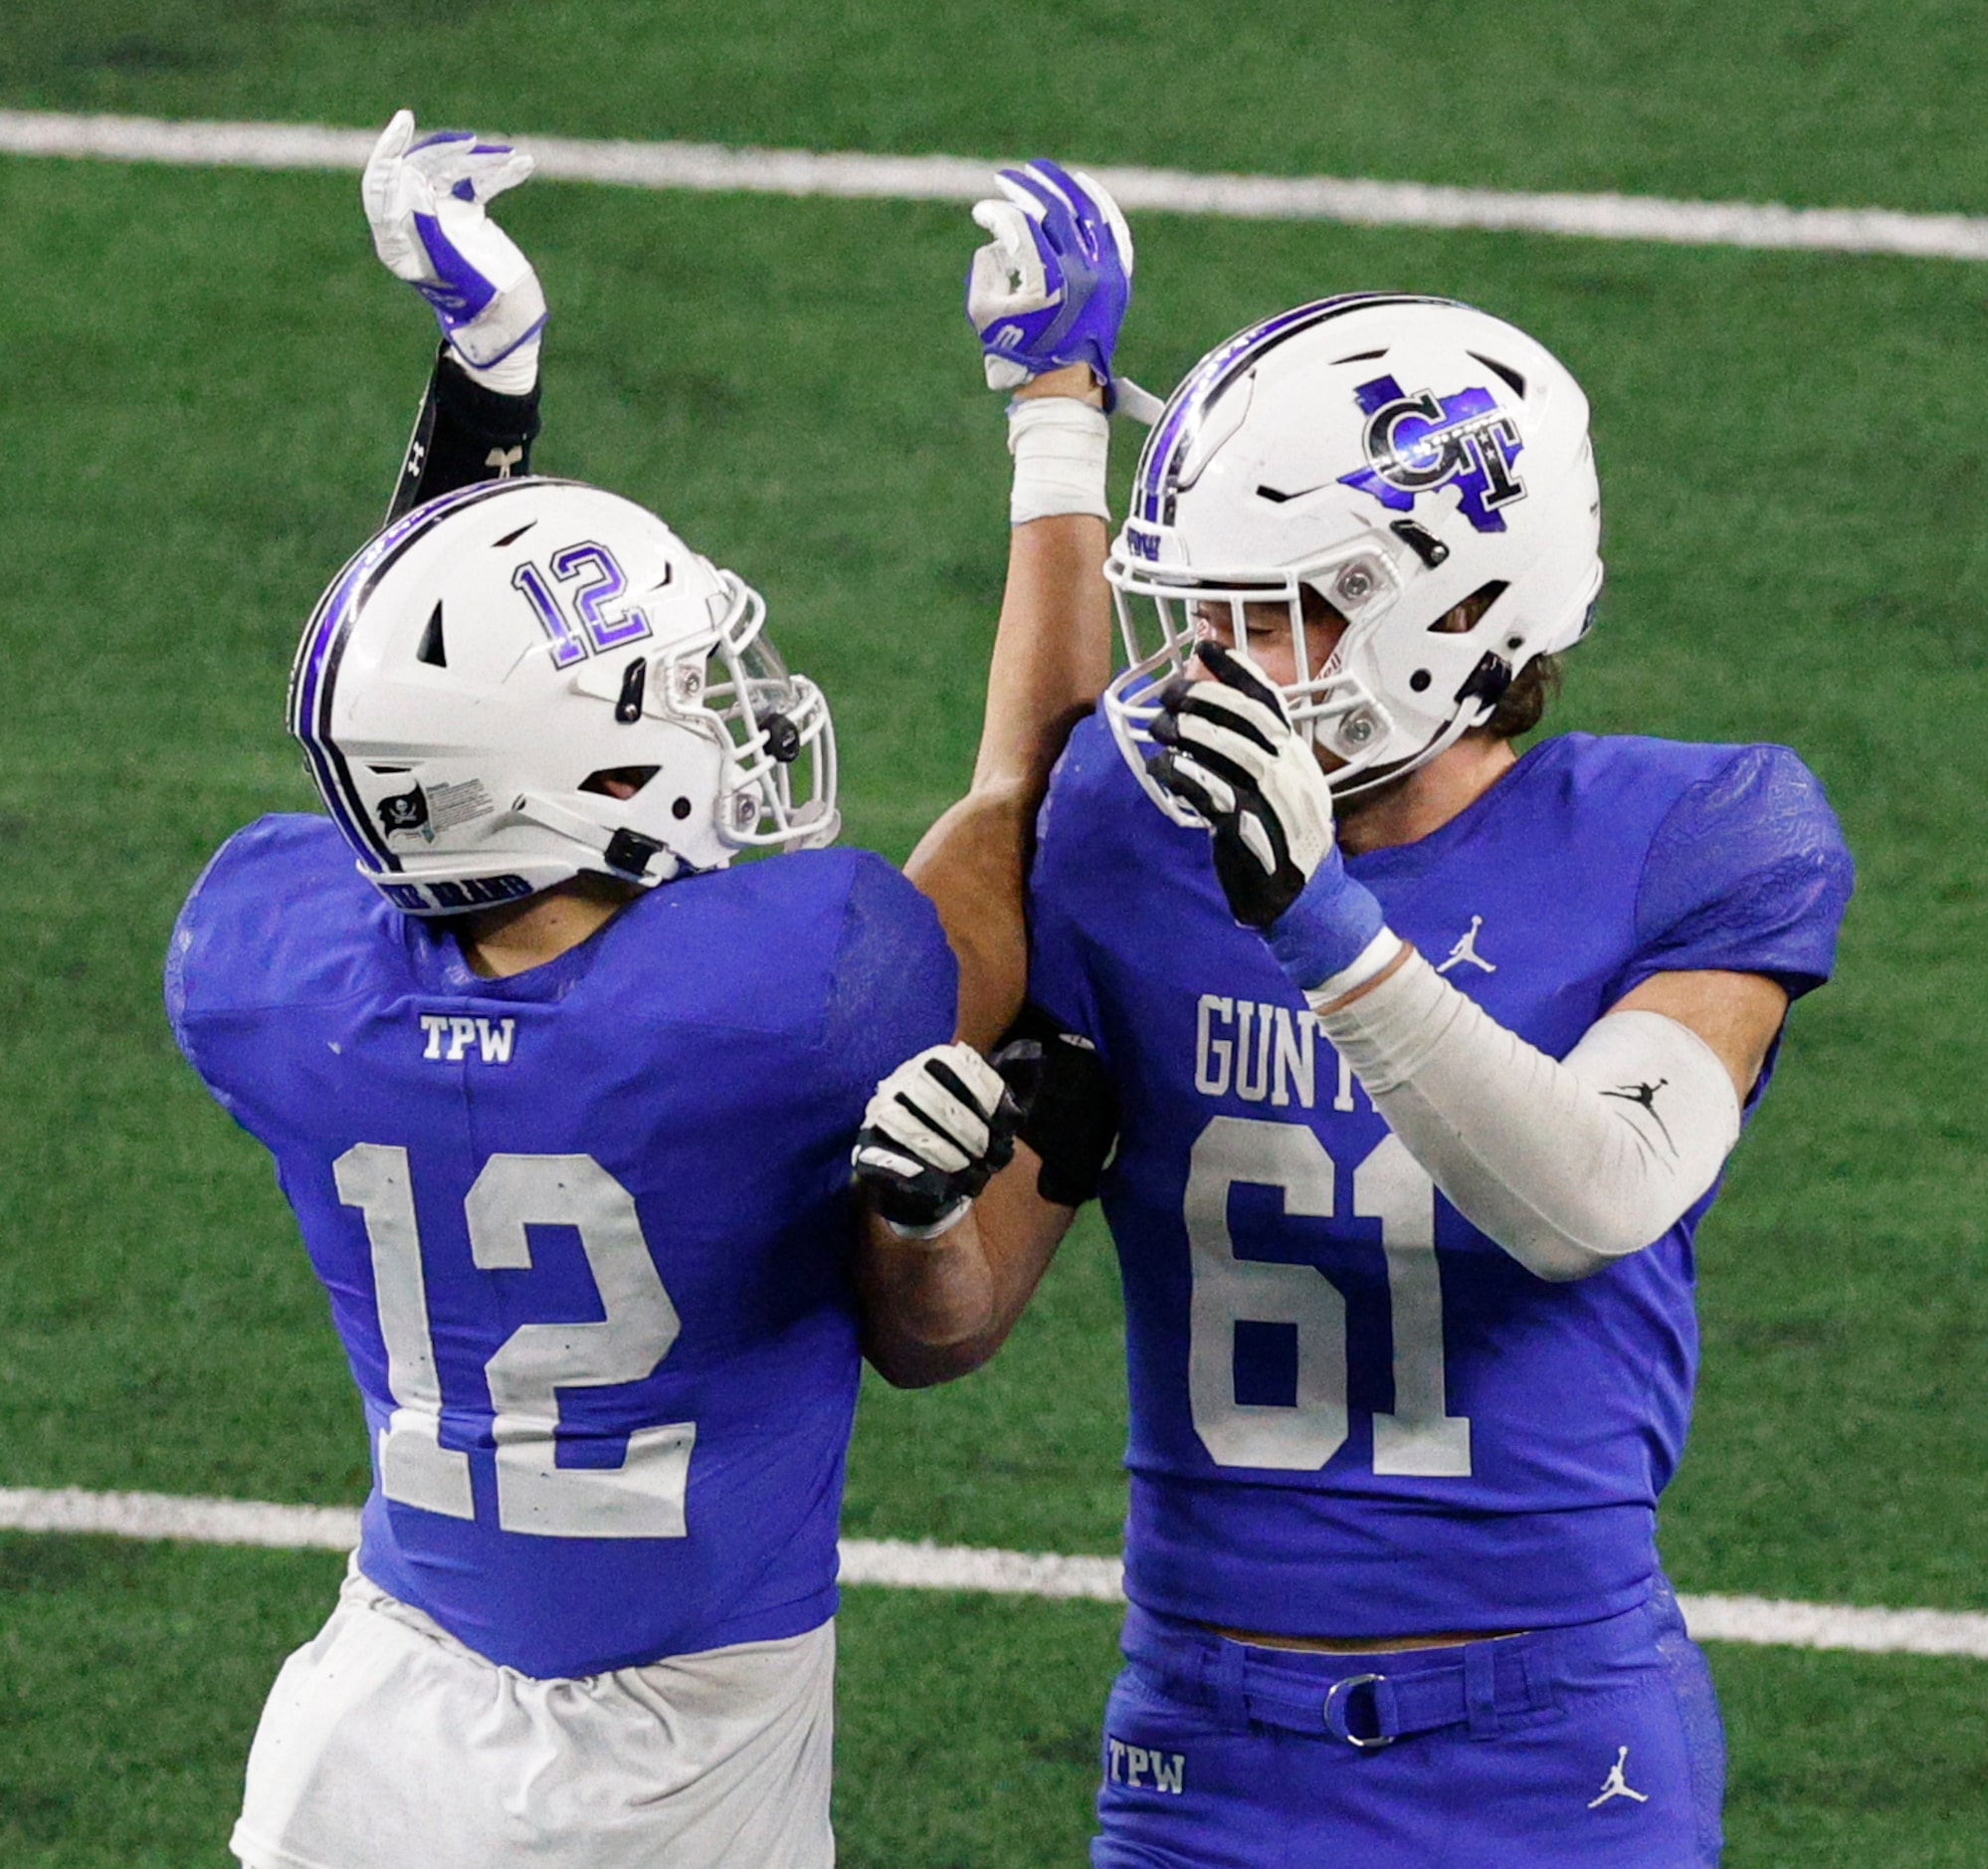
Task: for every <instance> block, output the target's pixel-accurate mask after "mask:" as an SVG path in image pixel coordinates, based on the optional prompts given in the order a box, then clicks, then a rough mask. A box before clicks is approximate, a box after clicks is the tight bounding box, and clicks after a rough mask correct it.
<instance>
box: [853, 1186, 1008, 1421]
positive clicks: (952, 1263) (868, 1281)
mask: <svg viewBox="0 0 1988 1869" xmlns="http://www.w3.org/2000/svg"><path fill="white" fill-rule="evenodd" d="M863 1227H864V1232H863V1239H862V1243H861V1244H860V1246H859V1247H858V1250H857V1261H856V1285H857V1291H858V1294H859V1296H860V1298H861V1301H862V1305H863V1349H864V1353H865V1355H867V1356H868V1357H869V1358H870V1361H871V1362H872V1364H873V1365H875V1367H876V1369H877V1370H878V1372H879V1373H880V1374H881V1375H882V1376H883V1377H884V1378H885V1379H886V1380H887V1381H889V1382H891V1383H893V1384H894V1385H895V1386H896V1387H898V1388H927V1387H929V1386H931V1384H933V1383H935V1382H949V1381H951V1380H952V1379H953V1378H954V1377H956V1376H962V1375H965V1374H966V1373H967V1372H968V1371H969V1370H972V1369H975V1368H977V1367H978V1366H979V1365H980V1363H981V1362H982V1361H984V1360H985V1358H986V1356H987V1355H988V1354H991V1353H992V1350H991V1348H990V1349H988V1350H979V1351H978V1353H976V1346H977V1345H978V1344H979V1343H980V1342H981V1341H982V1340H984V1339H985V1338H986V1337H987V1336H988V1335H989V1334H990V1329H991V1326H992V1324H993V1320H994V1276H993V1271H992V1268H991V1267H990V1266H989V1265H988V1263H987V1256H986V1254H985V1253H984V1252H983V1251H982V1250H981V1244H980V1229H979V1226H978V1224H977V1223H976V1220H975V1216H974V1214H973V1212H972V1210H971V1209H969V1210H968V1211H967V1213H966V1214H965V1215H964V1216H962V1218H960V1219H959V1220H958V1221H957V1222H955V1223H954V1224H953V1225H952V1226H951V1227H949V1228H948V1229H947V1230H946V1231H945V1232H944V1233H942V1234H941V1235H940V1236H939V1237H938V1238H936V1239H931V1240H916V1239H903V1238H900V1237H899V1236H898V1235H897V1234H896V1233H895V1232H893V1230H892V1229H891V1227H890V1226H889V1225H888V1224H887V1223H886V1222H885V1221H884V1220H883V1219H881V1218H880V1217H879V1216H878V1215H877V1214H875V1213H868V1214H866V1215H865V1216H864V1222H863Z"/></svg>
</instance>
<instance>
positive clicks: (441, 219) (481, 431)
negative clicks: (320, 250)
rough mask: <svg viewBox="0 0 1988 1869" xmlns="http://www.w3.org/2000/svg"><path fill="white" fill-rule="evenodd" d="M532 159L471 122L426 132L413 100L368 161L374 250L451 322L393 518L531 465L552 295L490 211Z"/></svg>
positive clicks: (439, 317) (365, 192)
mask: <svg viewBox="0 0 1988 1869" xmlns="http://www.w3.org/2000/svg"><path fill="white" fill-rule="evenodd" d="M531 167H532V163H531V157H530V156H529V155H528V154H526V153H525V152H524V151H523V150H521V149H516V148H513V147H512V146H511V145H510V144H509V143H506V142H499V141H497V140H495V139H491V140H486V139H482V138H479V137H477V136H474V135H472V134H470V132H469V131H467V130H437V131H434V132H432V133H431V134H429V135H426V136H421V137H417V136H416V134H415V126H414V115H413V112H411V111H408V110H400V111H397V112H396V113H395V114H394V117H393V120H392V121H391V122H390V123H388V124H387V126H386V128H385V129H384V130H383V131H382V132H381V134H380V139H379V141H378V142H377V143H376V144H375V145H374V147H373V153H372V155H371V157H370V158H369V159H368V161H367V163H366V169H365V174H364V176H363V178H362V179H361V181H360V185H359V189H360V199H361V200H362V201H363V203H364V204H365V210H366V219H367V222H368V223H369V224H370V226H371V229H372V236H373V251H374V252H375V253H377V254H378V255H379V258H380V262H381V264H382V265H383V266H385V267H386V268H387V270H388V271H389V272H390V273H392V274H393V275H394V277H395V278H396V279H401V280H405V281H406V282H407V283H408V284H409V285H410V286H412V287H413V288H414V289H415V291H417V292H418V293H420V294H421V296H422V297H423V298H424V299H425V300H427V302H428V305H429V309H430V310H431V311H433V312H434V313H435V320H436V322H437V323H438V324H439V325H440V326H441V327H442V344H441V348H440V350H439V352H438V353H437V355H436V359H435V369H434V373H433V374H432V375H431V376H430V378H429V381H428V391H427V394H426V395H425V396H424V397H423V399H422V404H421V411H420V413H419V414H418V415H417V416H416V418H415V423H414V433H413V434H412V435H411V436H410V437H409V438H408V443H407V453H406V456H405V458H404V459H403V461H402V463H401V469H400V473H399V475H398V477H397V478H396V480H395V483H394V493H393V501H392V504H391V506H390V507H389V509H388V514H387V517H388V518H389V519H398V518H399V517H400V516H401V514H403V513H407V512H410V511H412V509H414V508H415V507H418V506H420V505H422V504H423V503H424V502H426V501H429V500H434V499H436V498H437V497H439V496H440V495H442V494H446V493H453V492H454V491H455V490H456V489H457V488H459V487H468V486H472V485H474V484H475V483H476V482H478V481H487V480H507V479H509V478H510V477H511V476H513V475H519V474H528V473H530V471H531V444H532V442H533V440H534V439H535V438H536V436H537V434H538V350H539V343H540V337H541V333H542V332H543V330H544V327H545V295H544V293H543V291H542V290H541V289H540V287H539V284H538V275H537V274H536V273H535V272H534V271H533V270H532V267H531V263H530V261H528V260H527V259H526V258H525V257H524V255H523V254H522V253H521V252H519V251H518V249H517V246H516V245H515V243H514V242H513V241H512V240H511V239H510V237H509V236H508V235H507V234H505V233H504V231H503V230H502V228H500V227H498V226H497V223H496V222H495V221H493V220H492V219H491V218H490V217H489V215H488V214H487V213H486V212H485V204H486V203H487V202H489V201H492V200H495V199H496V198H497V196H498V195H500V194H502V193H503V192H504V190H505V189H507V188H514V187H515V186H516V185H517V184H518V183H519V182H521V181H523V180H524V179H525V177H526V176H528V175H529V174H530V173H531Z"/></svg>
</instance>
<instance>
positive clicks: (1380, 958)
mask: <svg viewBox="0 0 1988 1869" xmlns="http://www.w3.org/2000/svg"><path fill="white" fill-rule="evenodd" d="M1400 952H1401V936H1400V935H1399V934H1396V933H1395V932H1394V931H1393V930H1392V929H1391V928H1389V927H1388V926H1387V925H1386V924H1385V923H1383V924H1382V925H1381V932H1380V933H1379V934H1376V935H1375V936H1374V937H1373V939H1372V940H1370V941H1368V942H1367V944H1366V945H1365V946H1364V947H1362V948H1361V949H1360V951H1359V952H1358V953H1357V954H1355V955H1354V956H1353V959H1352V962H1351V964H1350V965H1347V966H1343V967H1341V968H1340V969H1339V971H1338V972H1337V973H1332V974H1328V975H1327V976H1326V977H1325V978H1324V979H1322V980H1320V981H1319V982H1318V984H1317V985H1316V986H1313V987H1308V988H1307V989H1306V990H1305V994H1304V1003H1305V1004H1306V1005H1307V1006H1309V1007H1310V1008H1311V1010H1312V1011H1313V1012H1321V1011H1323V1010H1324V1008H1325V1007H1327V1006H1329V1005H1330V1004H1331V1003H1332V1002H1333V1000H1335V999H1343V998H1344V997H1345V996H1346V995H1347V994H1348V993H1350V992H1352V991H1353V990H1354V989H1355V988H1356V987H1361V986H1364V985H1365V984H1366V983H1367V982H1368V981H1369V980H1370V979H1372V978H1373V977H1374V975H1375V974H1376V973H1380V972H1383V971H1384V970H1385V969H1386V967H1387V965H1388V963H1389V962H1390V961H1392V960H1393V959H1394V957H1395V955H1396V954H1398V953H1400Z"/></svg>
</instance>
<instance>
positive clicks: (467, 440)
mask: <svg viewBox="0 0 1988 1869" xmlns="http://www.w3.org/2000/svg"><path fill="white" fill-rule="evenodd" d="M537 434H538V385H537V384H536V383H534V384H533V385H532V386H531V393H530V394H529V395H524V396H500V395H498V394H497V391H496V390H494V389H486V388H485V387H484V386H483V385H482V384H481V383H477V382H473V381H472V380H471V379H470V377H469V375H468V373H467V372H466V371H465V370H464V369H463V367H462V365H461V364H459V363H458V362H457V361H456V359H455V358H454V357H452V356H451V355H450V354H449V346H448V345H447V344H444V345H443V346H442V348H441V350H440V352H439V353H438V354H437V356H436V359H435V373H434V374H433V375H432V376H430V377H429V379H428V394H427V395H426V396H424V397H423V398H422V401H421V413H420V414H419V415H418V416H416V417H415V419H414V433H413V434H412V435H410V436H409V437H408V439H407V458H406V459H405V460H404V461H403V462H402V463H401V465H400V479H399V480H398V481H397V482H396V483H395V485H394V490H393V505H392V506H391V507H389V508H388V509H387V518H388V519H399V518H400V516H401V515H402V514H403V513H408V512H412V511H413V509H414V508H416V507H418V506H420V505H421V504H422V503H423V502H424V501H428V500H433V499H435V498H436V497H437V496H438V495H441V494H450V493H454V492H455V491H456V489H457V488H459V487H472V486H475V485H476V483H477V482H478V481H492V480H497V481H502V480H509V479H510V478H511V477H512V476H513V475H517V474H529V473H530V472H531V444H532V442H533V441H534V440H535V439H536V438H537Z"/></svg>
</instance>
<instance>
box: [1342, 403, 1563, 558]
mask: <svg viewBox="0 0 1988 1869" xmlns="http://www.w3.org/2000/svg"><path fill="white" fill-rule="evenodd" d="M1353 393H1354V395H1355V397H1356V398H1357V399H1358V401H1359V405H1360V407H1361V408H1362V409H1363V410H1364V411H1365V412H1366V416H1367V430H1366V447H1367V466H1365V467H1363V468H1361V469H1359V470H1358V471H1357V472H1356V473H1352V474H1342V475H1340V476H1339V480H1340V484H1341V485H1342V486H1346V487H1351V488H1353V489H1354V490H1355V491H1356V492H1358V493H1363V494H1372V495H1373V497H1374V498H1375V499H1376V500H1378V501H1379V502H1380V503H1381V505H1382V506H1384V507H1387V508H1389V509H1390V510H1391V511H1393V512H1396V513H1408V512H1412V511H1413V510H1414V507H1415V501H1416V496H1417V495H1418V494H1427V493H1434V492H1435V491H1436V490H1437V489H1438V488H1441V487H1449V486H1454V487H1455V488H1456V489H1457V492H1458V493H1459V495H1460V496H1461V497H1462V498H1461V501H1460V510H1461V511H1462V513H1463V515H1464V517H1465V518H1466V519H1469V520H1470V522H1471V523H1472V524H1473V525H1474V526H1476V527H1477V529H1478V530H1479V531H1481V532H1501V531H1503V530H1504V516H1503V514H1502V513H1500V512H1499V511H1498V509H1499V508H1500V507H1505V506H1509V505H1510V504H1511V502H1512V501H1514V500H1523V499H1524V498H1525V486H1524V483H1523V482H1522V481H1520V480H1519V478H1518V476H1517V475H1515V474H1514V473H1513V472H1512V471H1511V469H1512V463H1513V462H1514V461H1516V460H1517V459H1518V456H1519V452H1520V450H1521V449H1523V447H1524V446H1525V444H1524V443H1523V442H1522V441H1520V440H1519V438H1518V425H1517V423H1515V422H1514V421H1513V420H1512V419H1511V417H1510V416H1509V415H1507V414H1506V413H1505V412H1504V411H1503V410H1502V409H1500V408H1499V407H1498V406H1497V401H1496V399H1495V398H1494V397H1493V396H1492V395H1491V391H1490V390H1489V389H1482V388H1472V389H1460V390H1458V391H1457V393H1456V394H1455V395H1454V396H1442V397H1437V396H1433V395H1431V394H1430V393H1429V391H1428V390H1426V389H1425V390H1423V391H1421V392H1420V393H1419V394H1416V395H1413V396H1408V395H1404V394H1403V393H1402V389H1401V385H1400V384H1399V383H1397V382H1396V381H1395V379H1394V378H1393V377H1392V376H1377V377H1375V378H1374V379H1373V381H1372V382H1370V383H1362V384H1361V385H1360V386H1359V388H1358V389H1357V390H1355V391H1354V392H1353Z"/></svg>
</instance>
